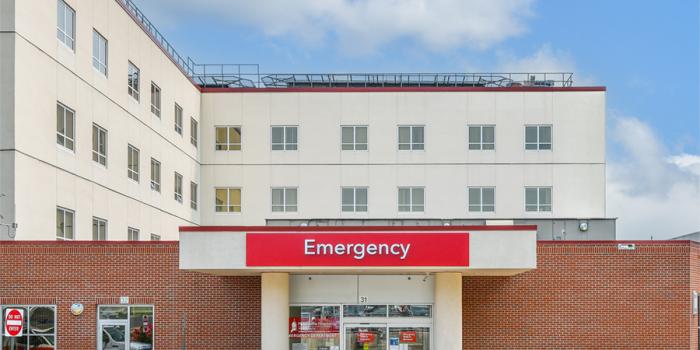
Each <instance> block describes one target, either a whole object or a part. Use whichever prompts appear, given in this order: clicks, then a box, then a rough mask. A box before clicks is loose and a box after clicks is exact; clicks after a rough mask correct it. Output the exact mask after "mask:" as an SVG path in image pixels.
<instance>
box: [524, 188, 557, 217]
mask: <svg viewBox="0 0 700 350" xmlns="http://www.w3.org/2000/svg"><path fill="white" fill-rule="evenodd" d="M525 211H552V188H551V187H525Z"/></svg>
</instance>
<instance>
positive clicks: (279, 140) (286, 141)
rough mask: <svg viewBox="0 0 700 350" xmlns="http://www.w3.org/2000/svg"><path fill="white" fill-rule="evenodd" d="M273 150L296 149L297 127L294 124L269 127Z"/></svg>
mask: <svg viewBox="0 0 700 350" xmlns="http://www.w3.org/2000/svg"><path fill="white" fill-rule="evenodd" d="M271 141H272V150H273V151H283V150H284V151H296V150H297V148H298V129H297V127H296V126H273V127H272V128H271Z"/></svg>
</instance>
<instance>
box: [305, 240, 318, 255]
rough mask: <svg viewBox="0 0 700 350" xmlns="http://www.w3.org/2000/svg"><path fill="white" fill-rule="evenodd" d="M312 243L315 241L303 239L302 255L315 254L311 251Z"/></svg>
mask: <svg viewBox="0 0 700 350" xmlns="http://www.w3.org/2000/svg"><path fill="white" fill-rule="evenodd" d="M314 242H316V240H315V239H305V240H304V255H314V254H316V253H314V251H313V250H311V249H313V247H314V246H313V244H314Z"/></svg>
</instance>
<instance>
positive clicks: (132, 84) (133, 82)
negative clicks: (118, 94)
mask: <svg viewBox="0 0 700 350" xmlns="http://www.w3.org/2000/svg"><path fill="white" fill-rule="evenodd" d="M140 75H141V71H140V70H139V68H138V67H136V66H135V65H134V64H133V63H131V61H129V88H128V91H129V95H130V96H131V97H133V98H134V99H135V100H136V101H138V100H139V91H140V90H139V79H140Z"/></svg>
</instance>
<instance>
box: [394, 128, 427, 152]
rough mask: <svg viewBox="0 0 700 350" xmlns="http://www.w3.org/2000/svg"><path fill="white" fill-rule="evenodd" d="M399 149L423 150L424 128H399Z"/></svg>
mask: <svg viewBox="0 0 700 350" xmlns="http://www.w3.org/2000/svg"><path fill="white" fill-rule="evenodd" d="M399 149H400V150H423V149H425V135H424V127H423V126H416V125H408V126H399Z"/></svg>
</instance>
